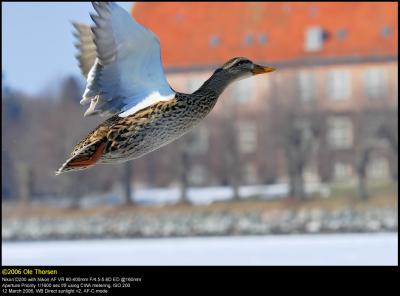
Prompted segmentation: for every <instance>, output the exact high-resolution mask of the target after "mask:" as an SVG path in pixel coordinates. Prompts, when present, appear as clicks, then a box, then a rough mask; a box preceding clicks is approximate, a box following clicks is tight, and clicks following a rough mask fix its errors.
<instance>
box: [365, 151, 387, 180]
mask: <svg viewBox="0 0 400 296" xmlns="http://www.w3.org/2000/svg"><path fill="white" fill-rule="evenodd" d="M367 176H368V178H370V179H375V180H387V179H389V177H390V172H389V163H388V161H387V159H386V158H384V157H374V158H372V159H371V160H370V162H369V164H368V168H367Z"/></svg>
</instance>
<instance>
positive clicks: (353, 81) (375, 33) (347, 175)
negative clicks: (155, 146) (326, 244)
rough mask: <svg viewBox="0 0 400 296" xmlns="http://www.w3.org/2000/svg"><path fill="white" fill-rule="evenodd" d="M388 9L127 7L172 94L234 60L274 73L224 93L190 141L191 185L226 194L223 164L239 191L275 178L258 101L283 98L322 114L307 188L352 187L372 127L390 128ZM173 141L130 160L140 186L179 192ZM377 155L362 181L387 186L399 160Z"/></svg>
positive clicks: (282, 170) (381, 151)
mask: <svg viewBox="0 0 400 296" xmlns="http://www.w3.org/2000/svg"><path fill="white" fill-rule="evenodd" d="M397 6H398V4H397V2H392V3H388V2H382V3H380V2H342V3H339V2H332V3H329V2H305V3H302V2H278V3H275V2H270V3H262V2H254V3H252V2H233V3H195V2H182V3H180V2H179V3H178V2H176V3H157V2H151V3H145V2H139V3H137V4H135V5H134V7H133V9H132V14H133V16H134V17H135V18H136V19H137V20H138V22H140V23H141V24H143V25H145V26H146V27H148V28H150V29H151V30H152V31H153V32H154V33H155V34H156V35H157V36H159V39H160V42H161V48H162V60H163V64H164V66H165V68H166V71H167V77H168V80H169V82H170V84H171V86H172V87H173V88H174V89H175V90H177V91H182V92H191V91H193V90H195V89H196V88H197V87H199V86H200V85H201V84H202V82H204V81H205V80H206V79H207V78H208V77H209V76H210V75H211V73H212V71H213V70H215V69H216V68H217V67H218V66H220V65H221V64H223V63H224V62H225V61H227V60H228V59H229V58H231V57H234V56H245V57H248V58H250V59H252V60H253V61H254V62H257V63H260V64H266V65H271V66H274V67H276V68H277V69H278V71H276V72H274V73H273V74H271V75H269V76H268V77H265V76H264V77H256V78H255V79H248V80H244V81H241V82H239V83H236V84H234V85H232V86H230V87H229V88H228V89H227V90H226V91H225V93H224V94H223V95H222V97H221V98H220V100H219V102H218V103H217V105H216V107H215V108H214V110H213V112H211V114H210V115H209V116H208V118H207V119H206V120H205V122H204V123H203V124H201V126H200V127H199V128H198V129H196V130H195V131H193V133H192V137H191V146H192V148H191V152H192V153H191V164H190V167H188V177H189V180H190V182H191V184H192V185H206V184H208V185H210V184H212V185H220V184H226V183H228V182H229V180H228V177H229V174H230V173H231V171H230V170H231V168H232V167H231V166H229V165H227V163H228V164H229V162H232V161H234V163H235V164H236V165H238V164H239V166H240V171H241V172H240V175H241V182H242V183H243V184H256V183H271V182H276V181H278V180H280V179H285V176H287V169H286V167H285V153H284V151H282V149H277V148H276V145H275V143H271V141H270V138H271V137H270V134H269V132H271V131H270V129H269V127H268V121H267V119H268V118H266V117H267V114H269V113H268V111H270V110H268V109H269V108H270V104H269V103H268V102H271V101H273V100H274V99H275V100H276V99H277V97H279V96H282V94H283V93H285V92H286V94H288V95H290V96H293V100H294V102H295V103H296V105H299V106H303V107H304V108H307V106H308V105H314V104H315V102H317V103H318V107H319V108H320V109H319V111H320V113H321V114H323V119H324V120H323V122H321V126H323V129H322V131H323V132H322V133H323V136H322V137H321V141H320V144H319V147H318V152H317V155H316V157H315V160H314V161H312V162H310V163H311V164H310V167H308V168H307V169H306V174H305V175H306V176H305V177H306V178H307V179H309V180H314V179H320V180H323V181H334V180H338V181H340V180H348V179H351V178H352V177H354V176H355V175H356V168H357V163H358V159H359V155H360V151H362V150H363V149H364V148H363V147H365V145H366V143H367V142H368V141H369V140H368V141H367V139H370V138H371V137H372V136H371V135H372V134H374V131H375V130H376V129H377V128H378V126H379V125H380V124H381V123H382V121H384V120H385V119H387V118H391V117H390V116H393V114H394V117H395V118H396V119H397V114H398V113H397V110H398V84H397V80H398V74H397V71H398V62H397V57H398V49H397V42H398V29H397V28H398V25H397V22H398V15H397V8H398V7H397ZM366 20H367V21H366ZM303 107H302V108H303ZM366 114H367V115H366ZM365 116H368V117H367V118H366V117H365ZM394 117H393V118H394ZM371 121H375V122H376V124H375V126H374V123H371ZM305 123H307V122H305ZM306 125H307V124H306ZM371 126H372V127H371ZM368 130H370V131H368ZM371 130H372V132H371ZM231 134H233V135H234V136H235V139H234V142H235V143H237V147H236V148H235V149H233V148H232V143H233V142H232V141H230V140H229V135H231ZM183 141H188V137H186V136H185V138H184V139H182V140H180V142H183ZM180 142H179V141H178V142H177V143H175V144H171V145H168V146H166V147H164V148H162V149H161V150H160V151H159V152H158V153H152V154H149V155H148V156H146V157H144V158H143V159H140V160H137V161H136V162H135V163H136V168H137V170H136V171H138V172H140V173H138V174H137V178H136V179H137V180H139V183H143V184H147V185H156V186H168V185H171V184H173V183H175V182H179V180H177V178H176V176H177V173H176V172H175V169H176V170H179V168H178V166H179V163H180V158H179V147H181V146H182V143H180ZM180 145H181V146H180ZM226 145H228V146H226ZM377 146H379V148H378V149H376V151H377V152H376V153H374V155H373V157H372V160H371V162H370V165H369V166H368V167H369V171H368V175H370V176H371V177H372V178H378V179H379V178H380V179H388V178H390V175H394V174H395V175H397V165H394V159H395V158H396V159H397V152H396V153H390V147H388V145H387V144H382V145H380V144H379V145H377ZM227 151H230V153H227ZM228 154H229V155H228ZM229 156H230V157H229ZM396 163H397V161H396ZM178 175H179V174H178Z"/></svg>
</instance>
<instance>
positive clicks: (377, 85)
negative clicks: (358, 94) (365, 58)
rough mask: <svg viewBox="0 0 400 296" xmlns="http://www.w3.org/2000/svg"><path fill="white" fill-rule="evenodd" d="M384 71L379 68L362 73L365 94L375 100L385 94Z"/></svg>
mask: <svg viewBox="0 0 400 296" xmlns="http://www.w3.org/2000/svg"><path fill="white" fill-rule="evenodd" d="M385 82H386V81H385V71H384V70H383V69H381V68H371V69H368V70H366V71H365V73H364V89H365V94H366V95H367V96H368V97H370V98H377V97H380V96H383V95H384V94H385V90H386V89H385V86H386V85H385Z"/></svg>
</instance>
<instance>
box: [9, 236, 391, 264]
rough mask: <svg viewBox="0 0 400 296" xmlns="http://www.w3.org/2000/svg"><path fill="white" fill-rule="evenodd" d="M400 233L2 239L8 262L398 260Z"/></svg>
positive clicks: (314, 261) (232, 262) (139, 262)
mask: <svg viewBox="0 0 400 296" xmlns="http://www.w3.org/2000/svg"><path fill="white" fill-rule="evenodd" d="M397 246H398V238H397V233H379V234H377V233H374V234H372V233H371V234H323V235H275V236H241V237H240V236H238V237H196V238H160V239H122V240H78V241H42V242H3V243H2V248H3V252H2V260H3V261H2V262H3V265H56V266H57V265H397V264H398V257H397Z"/></svg>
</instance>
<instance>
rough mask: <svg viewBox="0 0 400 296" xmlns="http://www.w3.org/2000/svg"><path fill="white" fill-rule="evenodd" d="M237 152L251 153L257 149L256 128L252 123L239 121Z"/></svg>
mask: <svg viewBox="0 0 400 296" xmlns="http://www.w3.org/2000/svg"><path fill="white" fill-rule="evenodd" d="M238 135H239V137H238V140H239V151H240V152H242V153H252V152H255V151H256V149H257V126H256V125H255V124H254V123H253V122H249V121H241V122H239V126H238Z"/></svg>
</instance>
